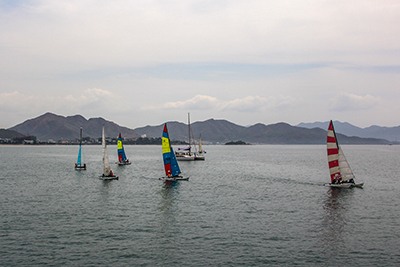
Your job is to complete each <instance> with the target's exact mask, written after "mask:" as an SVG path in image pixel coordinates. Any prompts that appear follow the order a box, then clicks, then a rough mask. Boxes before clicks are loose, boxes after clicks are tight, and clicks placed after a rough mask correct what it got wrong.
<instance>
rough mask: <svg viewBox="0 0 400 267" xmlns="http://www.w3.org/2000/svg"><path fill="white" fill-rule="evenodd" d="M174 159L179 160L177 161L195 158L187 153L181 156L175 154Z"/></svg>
mask: <svg viewBox="0 0 400 267" xmlns="http://www.w3.org/2000/svg"><path fill="white" fill-rule="evenodd" d="M176 160H179V161H192V160H195V158H194V156H189V155H183V156H178V155H176Z"/></svg>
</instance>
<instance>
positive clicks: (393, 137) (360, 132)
mask: <svg viewBox="0 0 400 267" xmlns="http://www.w3.org/2000/svg"><path fill="white" fill-rule="evenodd" d="M333 123H334V125H335V131H336V132H337V133H341V134H344V135H347V136H358V137H366V138H381V139H386V140H390V141H398V140H400V126H396V127H381V126H376V125H372V126H370V127H366V128H360V127H357V126H354V125H352V124H350V123H348V122H340V121H334V122H333ZM328 125H329V121H325V122H312V123H304V122H302V123H300V124H298V125H297V126H298V127H303V128H308V129H312V128H316V127H318V128H321V129H327V128H328Z"/></svg>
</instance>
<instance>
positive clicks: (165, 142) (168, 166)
mask: <svg viewBox="0 0 400 267" xmlns="http://www.w3.org/2000/svg"><path fill="white" fill-rule="evenodd" d="M161 139H162V154H163V161H164V169H165V174H166V177H165V178H160V179H163V180H165V181H179V180H186V181H187V180H189V177H187V178H184V177H182V176H181V175H180V174H181V170H180V168H179V165H178V161H177V160H176V157H175V153H174V150H173V149H172V147H171V142H170V140H169V135H168V129H167V124H166V123H165V124H164V129H163V132H162V138H161Z"/></svg>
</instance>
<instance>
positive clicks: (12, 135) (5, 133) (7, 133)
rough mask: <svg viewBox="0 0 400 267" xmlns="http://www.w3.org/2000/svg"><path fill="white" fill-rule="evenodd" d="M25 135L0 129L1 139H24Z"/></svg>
mask: <svg viewBox="0 0 400 267" xmlns="http://www.w3.org/2000/svg"><path fill="white" fill-rule="evenodd" d="M23 136H24V135H23V134H21V133H19V132H17V131H13V130H7V129H0V138H9V139H13V138H16V137H23Z"/></svg>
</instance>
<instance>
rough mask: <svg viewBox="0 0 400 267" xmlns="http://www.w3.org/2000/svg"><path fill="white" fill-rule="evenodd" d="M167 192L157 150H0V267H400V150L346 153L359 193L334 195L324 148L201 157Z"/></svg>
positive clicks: (347, 149) (212, 150)
mask: <svg viewBox="0 0 400 267" xmlns="http://www.w3.org/2000/svg"><path fill="white" fill-rule="evenodd" d="M204 147H205V149H206V151H207V154H206V160H205V161H193V162H179V164H180V168H181V171H182V174H183V176H185V177H187V176H189V177H190V178H189V181H181V182H177V183H175V184H172V185H166V184H164V183H163V181H160V180H159V178H160V177H162V176H163V175H164V167H163V162H162V155H161V146H125V152H126V154H127V156H128V158H129V159H130V161H131V162H132V165H128V166H117V165H116V164H114V162H115V161H116V160H117V153H116V146H109V147H108V153H109V155H110V162H111V163H112V169H113V171H114V173H115V174H116V175H118V176H119V180H113V181H108V182H105V181H102V180H100V179H99V178H98V177H99V175H101V174H102V168H103V167H102V152H101V146H83V147H82V151H83V155H82V162H83V163H86V164H87V170H86V171H83V170H82V171H76V170H74V164H75V162H76V159H77V154H78V146H0V156H1V157H0V158H1V161H0V170H1V173H0V181H1V185H0V218H1V219H0V265H1V266H61V265H63V266H296V265H297V266H398V265H399V263H400V249H399V247H400V219H399V212H400V207H399V203H400V193H399V188H400V182H399V176H400V175H399V173H400V164H399V162H400V146H378V145H377V146H350V145H349V146H343V151H344V153H345V154H346V156H347V159H348V161H349V163H350V166H351V167H352V168H353V171H354V173H355V175H356V181H357V182H365V185H364V188H363V189H360V188H353V189H331V188H329V187H325V186H324V183H327V182H329V171H328V164H327V158H326V147H325V146H322V145H313V146H308V145H296V146H295V145H252V146H223V145H220V146H204Z"/></svg>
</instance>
